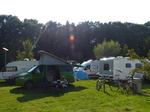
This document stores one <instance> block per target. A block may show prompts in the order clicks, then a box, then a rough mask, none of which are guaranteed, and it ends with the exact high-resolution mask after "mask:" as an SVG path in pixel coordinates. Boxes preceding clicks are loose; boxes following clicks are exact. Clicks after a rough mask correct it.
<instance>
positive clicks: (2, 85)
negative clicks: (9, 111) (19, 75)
mask: <svg viewBox="0 0 150 112" xmlns="http://www.w3.org/2000/svg"><path fill="white" fill-rule="evenodd" d="M15 85H16V84H15V83H10V82H0V87H11V86H15Z"/></svg>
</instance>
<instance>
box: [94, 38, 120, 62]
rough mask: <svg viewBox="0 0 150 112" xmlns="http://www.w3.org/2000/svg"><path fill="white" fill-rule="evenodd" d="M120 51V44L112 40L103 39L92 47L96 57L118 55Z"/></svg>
mask: <svg viewBox="0 0 150 112" xmlns="http://www.w3.org/2000/svg"><path fill="white" fill-rule="evenodd" d="M120 51H121V47H120V44H119V43H118V42H117V41H113V40H111V41H108V42H107V41H106V40H104V41H103V43H102V44H98V45H97V46H95V47H94V49H93V52H94V55H95V57H96V59H100V58H102V57H110V56H118V55H119V54H120Z"/></svg>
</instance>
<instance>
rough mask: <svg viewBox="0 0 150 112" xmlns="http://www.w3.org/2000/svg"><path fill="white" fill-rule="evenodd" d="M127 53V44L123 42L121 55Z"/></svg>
mask: <svg viewBox="0 0 150 112" xmlns="http://www.w3.org/2000/svg"><path fill="white" fill-rule="evenodd" d="M127 53H128V46H127V44H125V45H124V47H123V49H122V56H126V54H127Z"/></svg>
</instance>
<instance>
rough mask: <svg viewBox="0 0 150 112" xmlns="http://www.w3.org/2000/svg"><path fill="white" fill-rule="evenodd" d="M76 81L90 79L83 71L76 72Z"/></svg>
mask: <svg viewBox="0 0 150 112" xmlns="http://www.w3.org/2000/svg"><path fill="white" fill-rule="evenodd" d="M74 79H75V80H76V79H80V80H88V79H89V77H88V76H87V74H86V73H84V72H83V71H74Z"/></svg>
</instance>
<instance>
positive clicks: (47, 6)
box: [0, 0, 150, 24]
mask: <svg viewBox="0 0 150 112" xmlns="http://www.w3.org/2000/svg"><path fill="white" fill-rule="evenodd" d="M0 4H1V6H0V15H3V14H4V15H13V16H17V17H18V18H19V19H20V20H22V21H23V20H24V19H36V20H37V21H38V22H39V23H43V24H45V23H47V22H48V21H53V22H57V23H61V24H66V21H67V20H68V21H69V22H73V23H75V24H79V23H80V22H85V21H93V22H96V21H99V22H101V23H108V22H116V21H120V22H122V23H124V22H131V23H136V24H144V23H146V22H148V21H150V12H149V11H150V6H149V4H150V1H149V0H0Z"/></svg>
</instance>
